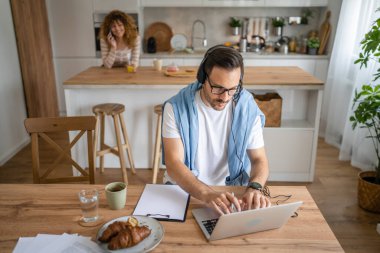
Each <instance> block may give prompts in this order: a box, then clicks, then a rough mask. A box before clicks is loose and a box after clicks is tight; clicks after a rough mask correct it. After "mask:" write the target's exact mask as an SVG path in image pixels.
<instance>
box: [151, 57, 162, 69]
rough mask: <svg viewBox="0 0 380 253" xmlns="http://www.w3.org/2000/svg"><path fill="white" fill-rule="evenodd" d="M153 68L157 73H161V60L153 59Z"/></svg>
mask: <svg viewBox="0 0 380 253" xmlns="http://www.w3.org/2000/svg"><path fill="white" fill-rule="evenodd" d="M153 67H154V68H155V69H156V70H157V71H161V70H162V59H153Z"/></svg>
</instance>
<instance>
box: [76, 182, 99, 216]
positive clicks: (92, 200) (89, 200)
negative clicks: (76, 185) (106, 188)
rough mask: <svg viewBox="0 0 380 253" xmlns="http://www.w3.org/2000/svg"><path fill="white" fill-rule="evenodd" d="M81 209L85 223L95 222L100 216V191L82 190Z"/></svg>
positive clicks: (80, 193) (80, 195) (80, 196)
mask: <svg viewBox="0 0 380 253" xmlns="http://www.w3.org/2000/svg"><path fill="white" fill-rule="evenodd" d="M78 196H79V202H80V207H81V209H82V220H83V221H84V222H94V221H96V220H97V219H98V218H99V216H98V205H99V192H98V190H95V189H91V190H81V191H80V192H79V193H78Z"/></svg>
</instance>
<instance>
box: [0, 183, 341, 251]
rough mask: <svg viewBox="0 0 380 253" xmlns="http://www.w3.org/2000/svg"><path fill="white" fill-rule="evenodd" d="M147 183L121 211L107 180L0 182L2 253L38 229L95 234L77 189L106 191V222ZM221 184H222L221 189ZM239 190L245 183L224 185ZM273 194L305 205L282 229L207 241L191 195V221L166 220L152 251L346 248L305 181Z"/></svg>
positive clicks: (133, 189)
mask: <svg viewBox="0 0 380 253" xmlns="http://www.w3.org/2000/svg"><path fill="white" fill-rule="evenodd" d="M143 187H144V186H142V185H139V186H137V185H130V186H128V194H127V204H126V207H125V208H124V209H122V210H110V209H109V208H108V206H107V204H106V200H105V193H104V191H103V188H104V186H103V185H94V186H92V185H79V184H70V185H68V184H67V185H28V184H26V185H21V184H20V185H16V184H12V185H11V184H0V252H11V251H12V250H13V248H14V247H15V245H16V243H17V240H18V238H19V237H34V236H36V235H37V234H39V233H45V234H46V233H48V234H62V233H78V234H80V235H82V236H91V237H92V238H93V239H94V238H95V237H96V233H97V231H98V229H99V228H100V226H101V224H100V225H99V226H97V227H82V226H80V225H79V224H78V222H77V220H78V218H79V216H80V208H79V200H78V197H77V192H78V191H79V190H80V189H85V188H97V189H99V190H101V193H100V203H99V207H100V209H99V214H100V215H101V216H102V217H103V218H104V222H106V221H109V220H111V219H114V218H117V217H120V216H125V215H130V214H131V213H132V212H133V209H134V207H135V205H136V203H137V201H138V199H139V196H140V194H141V192H142V190H143ZM221 188H222V187H217V189H221ZM225 188H228V189H230V190H231V191H232V190H233V191H234V192H235V193H236V194H237V195H238V194H239V193H241V192H242V191H243V190H244V188H242V187H225ZM270 190H271V194H272V195H277V194H292V197H291V199H290V200H289V201H298V200H302V201H303V202H304V204H303V205H302V206H301V207H300V209H299V211H298V217H297V218H291V219H290V220H289V221H288V223H287V224H286V225H285V226H283V227H282V228H280V229H275V230H269V231H264V232H259V233H254V234H249V235H243V236H238V237H233V238H228V239H223V240H218V241H213V242H208V241H207V240H206V239H205V237H204V236H203V233H202V232H201V230H200V228H199V227H198V225H197V223H196V221H195V220H194V219H193V217H192V214H191V209H193V208H197V207H200V206H201V204H200V202H199V201H198V200H196V199H191V201H190V206H189V209H188V212H187V219H186V222H184V223H180V222H161V223H162V224H163V226H164V228H165V235H164V238H163V240H162V242H161V243H160V245H158V246H157V248H156V249H155V250H154V251H153V252H197V253H198V252H216V253H220V252H292V253H295V252H343V249H342V248H341V246H340V244H339V242H338V241H337V239H336V237H335V236H334V234H333V232H332V231H331V229H330V228H329V226H328V224H327V223H326V220H325V219H324V218H323V216H322V214H321V212H320V211H319V209H318V207H317V206H316V204H315V202H314V200H313V199H312V197H311V196H310V194H309V192H308V191H307V189H306V187H304V186H286V187H283V186H272V187H270Z"/></svg>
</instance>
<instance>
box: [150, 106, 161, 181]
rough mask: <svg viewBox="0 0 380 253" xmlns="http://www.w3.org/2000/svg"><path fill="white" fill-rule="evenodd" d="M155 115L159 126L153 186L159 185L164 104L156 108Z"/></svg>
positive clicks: (157, 128)
mask: <svg viewBox="0 0 380 253" xmlns="http://www.w3.org/2000/svg"><path fill="white" fill-rule="evenodd" d="M154 113H156V114H157V126H156V143H155V145H154V153H153V180H152V181H153V184H155V183H157V174H158V169H159V165H160V160H161V154H162V143H161V123H162V104H161V105H156V106H155V107H154Z"/></svg>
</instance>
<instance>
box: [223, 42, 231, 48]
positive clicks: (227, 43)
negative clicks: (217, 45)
mask: <svg viewBox="0 0 380 253" xmlns="http://www.w3.org/2000/svg"><path fill="white" fill-rule="evenodd" d="M224 45H225V46H226V47H230V46H232V43H231V42H229V41H227V42H224Z"/></svg>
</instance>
